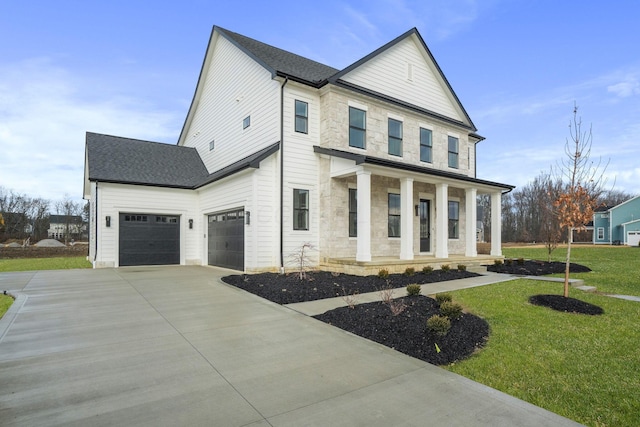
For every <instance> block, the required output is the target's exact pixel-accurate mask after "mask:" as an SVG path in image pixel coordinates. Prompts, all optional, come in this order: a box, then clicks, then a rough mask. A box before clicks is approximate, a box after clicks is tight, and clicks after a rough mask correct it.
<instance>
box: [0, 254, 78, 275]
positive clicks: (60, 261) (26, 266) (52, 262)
mask: <svg viewBox="0 0 640 427" xmlns="http://www.w3.org/2000/svg"><path fill="white" fill-rule="evenodd" d="M70 268H91V263H90V262H89V261H87V258H86V257H84V256H78V257H58V258H17V259H0V272H7V271H29V270H66V269H70Z"/></svg>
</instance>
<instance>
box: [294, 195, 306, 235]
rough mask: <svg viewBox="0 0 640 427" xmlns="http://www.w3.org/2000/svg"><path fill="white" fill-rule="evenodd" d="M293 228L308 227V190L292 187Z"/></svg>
mask: <svg viewBox="0 0 640 427" xmlns="http://www.w3.org/2000/svg"><path fill="white" fill-rule="evenodd" d="M293 229H294V230H308V229H309V190H299V189H297V188H294V189H293Z"/></svg>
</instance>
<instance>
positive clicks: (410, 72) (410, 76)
mask: <svg viewBox="0 0 640 427" xmlns="http://www.w3.org/2000/svg"><path fill="white" fill-rule="evenodd" d="M407 80H409V81H410V82H412V81H413V64H412V63H410V62H407Z"/></svg>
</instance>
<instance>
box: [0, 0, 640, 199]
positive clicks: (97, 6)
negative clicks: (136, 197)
mask: <svg viewBox="0 0 640 427" xmlns="http://www.w3.org/2000/svg"><path fill="white" fill-rule="evenodd" d="M638 16H640V2H637V1H635V0H620V1H612V2H608V3H606V4H605V3H603V2H600V1H591V0H582V1H575V0H567V1H564V2H560V1H557V0H555V1H548V0H537V1H530V0H529V1H519V0H505V1H500V0H482V1H480V0H477V1H474V0H417V1H413V0H368V1H335V0H325V1H322V2H301V1H295V2H292V1H288V0H284V1H280V2H258V1H243V2H231V1H215V0H214V1H190V0H182V1H180V2H177V1H159V0H155V1H144V0H139V1H134V0H128V1H66V0H58V1H56V2H50V1H29V0H26V1H20V2H19V1H17V0H15V1H13V0H6V1H4V2H2V4H0V158H1V159H2V161H1V162H0V186H4V187H5V188H8V189H13V190H16V191H18V192H21V193H27V194H28V195H30V196H34V197H35V196H38V197H45V198H48V199H51V200H57V199H60V198H62V197H63V195H64V194H65V193H66V194H69V195H70V196H71V197H72V198H73V199H76V200H79V199H81V197H82V180H83V165H84V137H85V132H86V131H91V132H98V133H106V134H111V135H118V136H126V137H132V138H140V139H147V140H153V141H161V142H167V143H176V141H177V138H178V135H179V132H180V130H181V127H182V124H183V122H184V118H185V116H186V113H187V109H188V107H189V104H190V102H191V98H192V96H193V91H194V89H195V85H196V82H197V78H198V74H199V71H200V66H201V65H202V60H203V57H204V53H205V49H206V46H207V42H208V39H209V35H210V32H211V28H212V26H213V25H219V26H221V27H224V28H227V29H229V30H231V31H235V32H238V33H241V34H244V35H246V36H249V37H252V38H255V39H257V40H260V41H262V42H265V43H269V44H272V45H274V46H277V47H280V48H283V49H286V50H289V51H291V52H294V53H298V54H300V55H303V56H306V57H309V58H311V59H314V60H317V61H320V62H323V63H325V64H327V65H331V66H333V67H336V68H343V67H346V66H347V65H349V64H351V63H352V62H355V61H357V60H358V59H360V58H361V57H363V56H365V55H367V54H368V53H370V52H371V51H373V50H375V49H377V48H378V47H380V46H382V45H383V44H385V43H387V42H388V41H390V40H392V39H394V38H395V37H397V36H398V35H400V34H402V33H404V32H405V31H407V30H408V29H410V28H412V27H417V28H418V30H419V31H420V33H421V35H422V36H423V38H424V39H425V42H426V43H427V45H428V46H429V48H430V49H431V51H432V53H433V55H434V56H435V58H436V60H437V61H438V64H439V65H440V67H441V68H442V70H443V72H444V73H445V75H446V77H447V79H448V80H449V82H450V83H451V85H452V87H453V89H454V90H455V92H456V94H457V95H458V97H459V98H460V100H461V102H462V104H463V105H464V107H465V108H466V110H467V112H468V113H469V115H470V116H471V118H472V120H473V121H474V123H475V125H476V127H477V128H478V133H479V134H481V135H483V136H484V137H486V138H487V139H486V140H485V141H483V142H481V143H480V145H479V146H478V177H479V178H483V179H488V180H493V181H498V182H503V183H508V184H513V185H517V186H521V185H524V184H526V183H527V182H528V181H529V180H531V179H533V178H534V177H535V176H537V175H538V174H539V173H540V172H542V171H548V170H549V167H550V166H551V165H552V164H555V163H556V162H557V161H558V160H559V159H560V158H561V157H562V156H563V147H564V143H565V141H566V139H567V137H568V136H569V128H568V124H569V120H570V119H571V113H572V110H573V104H574V101H575V102H576V103H577V105H578V106H579V108H580V115H581V116H582V119H583V123H584V125H585V126H588V125H592V126H593V149H592V154H591V155H592V158H594V160H597V158H598V157H602V159H603V161H604V162H607V161H608V162H609V166H608V169H607V172H606V175H607V177H608V186H609V187H611V185H612V184H613V183H614V182H615V188H616V189H618V190H622V191H626V192H629V193H632V194H640V162H639V160H640V147H638V142H639V139H640V137H639V135H640V47H639V46H640V31H638V30H637V18H638Z"/></svg>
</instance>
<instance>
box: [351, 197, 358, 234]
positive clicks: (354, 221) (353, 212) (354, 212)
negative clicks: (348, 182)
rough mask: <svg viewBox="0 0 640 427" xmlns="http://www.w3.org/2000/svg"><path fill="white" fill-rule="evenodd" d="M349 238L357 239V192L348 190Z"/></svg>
mask: <svg viewBox="0 0 640 427" xmlns="http://www.w3.org/2000/svg"><path fill="white" fill-rule="evenodd" d="M349 237H358V190H356V189H355V188H350V189H349Z"/></svg>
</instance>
